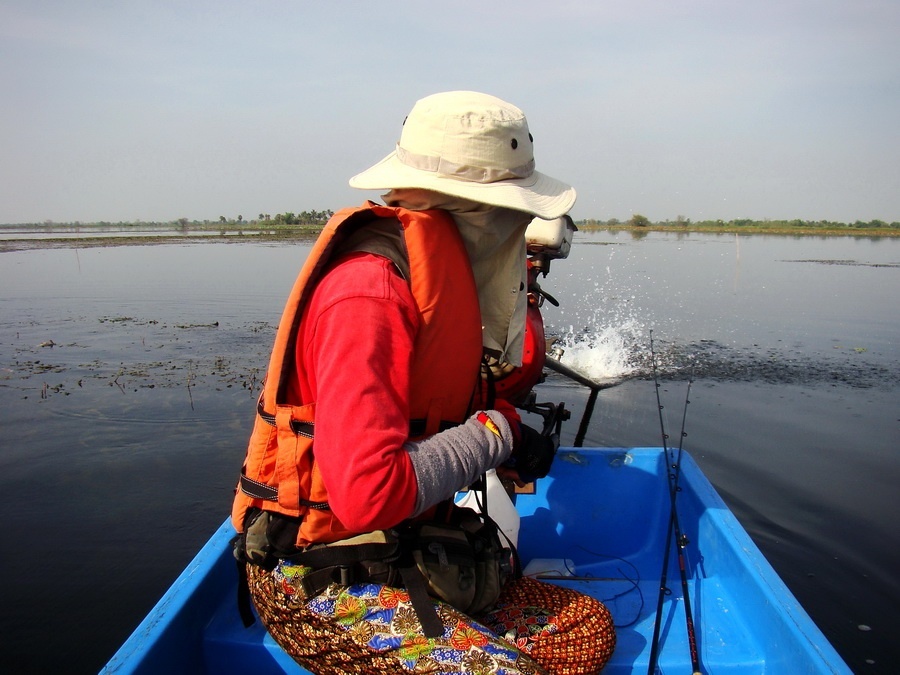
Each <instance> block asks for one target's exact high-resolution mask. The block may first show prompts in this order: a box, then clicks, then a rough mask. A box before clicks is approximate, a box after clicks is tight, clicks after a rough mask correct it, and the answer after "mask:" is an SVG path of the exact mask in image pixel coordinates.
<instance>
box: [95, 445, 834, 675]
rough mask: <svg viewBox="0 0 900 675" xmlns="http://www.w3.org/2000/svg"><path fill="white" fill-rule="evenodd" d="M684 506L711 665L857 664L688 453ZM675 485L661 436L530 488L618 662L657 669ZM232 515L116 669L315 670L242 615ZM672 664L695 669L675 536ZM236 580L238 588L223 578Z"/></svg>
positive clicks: (529, 539)
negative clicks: (601, 615) (847, 660)
mask: <svg viewBox="0 0 900 675" xmlns="http://www.w3.org/2000/svg"><path fill="white" fill-rule="evenodd" d="M680 486H681V487H682V491H681V492H680V493H679V496H678V513H679V520H680V524H681V529H682V531H683V533H684V534H685V535H686V536H687V538H688V540H689V542H690V543H689V544H688V546H687V547H686V549H685V558H686V571H687V576H688V579H689V581H688V593H689V597H690V600H691V604H692V609H693V613H694V624H695V626H696V633H697V645H698V652H699V656H700V662H701V665H702V669H701V670H702V672H704V673H734V674H738V675H743V674H748V675H749V674H761V673H769V674H771V673H791V674H792V675H793V674H803V673H850V670H849V669H848V668H847V666H846V665H845V664H844V663H843V661H842V660H841V659H840V657H839V656H838V655H837V653H836V652H835V651H834V649H833V647H832V646H831V645H830V644H829V643H828V641H827V640H826V639H825V637H824V636H823V635H822V633H821V632H820V631H819V629H818V628H817V627H816V626H815V624H813V622H812V621H811V620H810V618H809V617H808V616H807V614H806V613H805V611H804V610H803V609H802V608H801V607H800V605H799V604H798V603H797V601H796V600H795V599H794V597H793V595H791V593H790V592H789V591H788V589H787V588H786V587H785V586H784V583H783V582H782V581H781V579H780V578H779V577H778V576H777V575H776V574H775V572H774V571H773V570H772V568H771V566H770V565H769V563H768V562H767V561H766V560H765V558H764V557H763V556H762V554H761V553H760V552H759V550H758V549H757V548H756V546H755V545H754V544H753V542H752V541H751V540H750V538H749V536H748V535H747V534H746V532H745V531H744V530H743V528H742V527H741V526H740V525H739V524H738V522H737V520H736V519H735V517H734V515H733V514H732V513H731V511H730V510H728V508H727V507H726V506H725V504H724V503H723V502H722V500H721V499H720V498H719V496H718V494H717V493H716V492H715V490H714V489H713V488H712V486H711V485H710V484H709V482H708V481H707V480H706V478H705V477H704V476H703V475H702V473H701V472H700V470H699V468H698V467H697V466H696V464H695V463H694V462H693V460H692V459H691V458H690V457H689V455H687V453H685V455H684V458H683V465H682V477H681V480H680ZM669 503H670V497H669V493H668V491H667V488H666V461H665V456H664V455H663V453H662V452H661V450H660V449H658V448H646V449H629V450H621V449H618V450H616V449H602V450H594V449H591V450H574V449H571V450H566V451H561V453H560V456H559V458H558V460H557V461H556V463H555V464H554V469H553V475H552V477H550V478H548V479H544V480H542V481H540V483H539V490H538V493H537V494H534V495H518V496H517V501H516V506H517V509H518V510H519V512H520V514H521V515H522V521H521V529H520V535H519V550H520V555H521V558H522V561H523V564H526V563H527V562H528V561H530V560H533V559H537V558H541V559H549V558H552V559H566V560H569V561H571V568H572V571H573V572H574V574H575V575H576V576H571V577H560V578H555V579H551V580H550V581H552V582H553V583H559V584H561V585H565V586H568V587H571V588H575V589H577V590H579V591H582V592H585V593H588V594H589V595H591V596H593V597H596V598H598V599H600V600H602V601H603V602H604V603H605V604H606V605H607V606H608V607H609V608H610V611H611V612H612V614H613V617H614V620H615V623H616V626H617V646H616V650H615V653H614V654H613V657H612V660H611V661H610V663H609V664H608V665H607V667H606V669H605V670H604V673H612V674H616V675H617V674H620V673H646V672H647V667H648V662H649V655H650V651H651V645H650V641H651V637H652V635H653V628H654V622H655V620H656V607H657V599H658V596H659V586H660V584H659V579H660V571H661V566H662V558H663V544H664V540H665V533H666V530H667V526H668V518H669ZM230 537H231V529H230V526H229V525H228V523H227V522H226V523H224V524H223V526H222V528H220V530H219V531H218V532H217V533H216V534H215V535H214V536H213V538H212V539H211V540H210V541H209V542H208V543H207V545H206V546H205V547H204V549H203V550H202V551H201V552H200V553H199V554H198V555H197V557H196V558H195V560H194V561H193V562H192V563H191V565H190V566H189V567H188V568H187V569H186V570H185V571H184V573H183V574H182V575H181V577H179V579H178V580H177V581H176V582H175V584H174V585H173V587H172V589H170V591H169V592H168V593H167V594H166V596H165V597H164V598H163V599H162V600H161V601H160V603H159V604H158V605H157V607H156V609H155V610H154V611H153V612H152V613H151V614H150V615H149V616H148V617H147V619H145V621H144V622H143V623H142V624H141V626H139V627H138V629H137V630H136V631H135V634H134V635H132V637H131V638H130V639H129V640H128V642H126V643H125V645H123V646H122V648H121V649H120V650H119V652H118V653H117V654H116V655H115V656H114V657H113V659H112V660H111V661H110V663H109V664H108V665H107V668H106V669H105V671H104V672H108V673H126V672H135V673H160V672H166V671H170V672H175V671H178V672H197V673H203V672H207V673H231V672H235V673H242V674H243V673H246V672H253V673H263V674H265V673H285V672H293V673H303V672H307V671H304V670H303V669H301V668H300V667H299V666H297V665H296V664H295V663H294V662H293V660H291V659H290V658H289V657H287V656H286V655H285V654H284V653H283V652H282V651H281V649H280V648H279V647H278V646H277V645H276V644H275V643H274V641H273V640H272V639H271V638H270V637H269V636H268V635H267V633H266V632H265V631H264V630H263V628H262V627H261V625H260V624H259V622H257V623H256V624H255V625H254V626H252V627H251V628H249V629H248V628H244V626H243V624H242V623H241V621H240V619H239V616H238V612H237V608H236V600H235V592H234V585H235V574H236V572H235V564H234V561H233V559H232V558H231V554H230V550H229V547H228V540H229V539H230ZM667 587H668V589H669V590H670V593H669V594H667V595H666V599H665V603H664V608H663V617H662V624H661V626H662V630H661V640H660V644H661V647H660V651H659V669H660V672H672V673H674V672H685V673H689V672H691V660H690V653H689V649H688V639H687V631H686V623H685V614H684V601H683V595H682V592H681V582H680V577H679V572H678V567H677V562H676V555H675V549H674V547H673V550H672V554H671V556H670V565H669V569H668V583H667ZM223 589H225V590H223Z"/></svg>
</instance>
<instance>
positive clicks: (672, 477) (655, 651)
mask: <svg viewBox="0 0 900 675" xmlns="http://www.w3.org/2000/svg"><path fill="white" fill-rule="evenodd" d="M650 359H651V361H652V366H653V384H654V385H655V389H656V406H657V410H658V412H659V427H660V431H661V433H662V444H663V452H664V453H665V456H666V461H667V462H668V463H669V466H668V467H667V469H666V480H667V481H668V483H669V497H670V511H669V524H668V527H667V530H666V547H665V551H664V553H663V565H662V571H661V573H660V580H659V598H658V600H657V605H656V622H655V624H654V626H653V640H652V641H651V644H650V660H649V663H648V667H647V673H648V675H655V673H656V667H657V663H658V659H659V633H660V627H661V624H662V608H663V601H664V599H665V596H666V595H667V594H668V593H670V591H669V589H668V586H667V584H668V569H669V556H670V554H671V549H672V541H673V537H672V535H673V534H674V541H675V542H676V547H677V549H678V553H677V555H678V571H679V574H680V576H681V594H682V596H683V598H684V615H685V625H686V628H687V636H688V646H689V648H690V653H691V668H692V670H693V675H701V673H700V657H699V654H698V651H697V634H696V631H695V629H694V619H693V612H692V611H691V598H690V593H689V589H688V581H687V569H686V564H685V558H684V548H685V546H687V544H688V540H687V537H685V536H684V534H683V532H682V531H681V525H680V523H679V521H678V509H677V505H676V497H677V495H678V492H679V490H680V488H679V487H678V481H679V478H680V476H681V457H682V454H683V451H684V437H685V436H686V435H687V434H686V433H685V431H684V427H685V422H686V420H687V407H688V405H689V404H690V402H691V401H690V395H691V384H692V383H693V376H691V378H689V379H688V386H687V393H686V394H685V399H684V413H683V415H682V418H681V438H680V439H679V441H678V453H677V455H676V457H675V459H674V461H673V460H672V459H671V457H670V455H669V452H670V450H669V447H668V443H667V441H668V439H669V435H668V434H667V433H666V426H665V423H664V422H663V414H662V411H663V405H662V401H661V400H660V396H659V387H660V384H659V377H658V374H657V367H656V352H655V350H654V347H653V331H652V330H651V331H650Z"/></svg>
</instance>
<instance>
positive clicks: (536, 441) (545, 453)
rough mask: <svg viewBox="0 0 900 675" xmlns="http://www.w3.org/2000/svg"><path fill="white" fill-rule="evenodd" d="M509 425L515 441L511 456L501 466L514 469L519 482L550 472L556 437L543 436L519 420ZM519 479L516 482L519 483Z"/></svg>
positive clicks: (531, 479) (557, 443)
mask: <svg viewBox="0 0 900 675" xmlns="http://www.w3.org/2000/svg"><path fill="white" fill-rule="evenodd" d="M510 426H512V427H513V431H514V435H515V441H514V442H513V451H512V456H511V457H510V458H509V459H508V460H507V461H506V462H504V464H503V467H505V468H507V469H511V470H514V471H515V472H516V473H517V474H518V478H519V481H521V484H524V483H530V482H532V481H535V480H537V479H538V478H543V477H544V476H546V475H547V474H548V473H550V466H551V465H552V464H553V459H554V457H556V450H557V448H558V447H559V441H558V440H557V439H556V437H555V436H544V435H543V434H541V433H540V432H539V431H537V430H536V429H532V428H531V427H529V426H527V425H525V424H522V423H521V422H520V423H518V424H517V425H510ZM498 472H499V468H498ZM519 481H516V483H517V484H520V483H519ZM521 484H520V485H521Z"/></svg>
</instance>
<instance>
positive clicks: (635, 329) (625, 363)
mask: <svg viewBox="0 0 900 675" xmlns="http://www.w3.org/2000/svg"><path fill="white" fill-rule="evenodd" d="M644 342H645V331H644V326H643V324H642V323H641V322H639V321H638V320H637V319H634V318H628V319H625V320H624V321H621V322H617V323H615V324H611V325H607V326H602V327H600V326H588V327H586V328H584V329H582V330H580V331H577V332H576V330H575V329H574V327H572V326H569V329H568V331H567V332H566V333H565V334H564V335H562V336H561V337H560V339H559V342H558V344H557V346H558V347H561V348H562V349H563V357H562V359H561V361H562V362H563V363H565V364H566V365H568V366H569V367H571V368H574V369H575V370H577V371H579V372H581V373H584V374H585V375H586V376H588V377H590V378H591V379H594V380H605V379H609V378H613V379H617V378H624V377H628V376H630V375H634V374H635V373H636V371H637V370H638V369H639V367H640V361H641V359H640V358H639V354H640V351H641V349H642V347H641V345H642V344H643V343H644Z"/></svg>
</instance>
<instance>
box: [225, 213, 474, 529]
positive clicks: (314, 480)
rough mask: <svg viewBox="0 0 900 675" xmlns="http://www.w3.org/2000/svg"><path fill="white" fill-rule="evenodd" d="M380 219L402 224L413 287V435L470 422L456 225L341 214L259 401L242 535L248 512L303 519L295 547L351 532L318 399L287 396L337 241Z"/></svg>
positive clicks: (311, 260)
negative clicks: (322, 438)
mask: <svg viewBox="0 0 900 675" xmlns="http://www.w3.org/2000/svg"><path fill="white" fill-rule="evenodd" d="M377 218H390V219H395V220H398V221H399V222H400V225H401V227H402V230H403V238H404V241H405V245H406V251H407V255H408V258H409V279H408V281H409V284H410V289H411V292H412V296H413V299H414V301H415V304H416V307H417V309H418V314H419V319H420V328H419V332H418V333H417V335H416V339H415V346H414V353H413V365H412V371H411V381H410V394H409V401H410V416H411V420H410V421H411V424H410V427H411V432H410V438H413V439H414V438H421V437H425V436H430V435H432V434H434V433H437V432H438V431H439V430H440V429H441V427H442V426H444V425H446V424H456V423H460V422H462V421H464V420H465V418H466V417H467V415H468V414H469V412H470V410H469V407H470V405H471V402H472V400H473V394H474V392H475V390H476V387H477V386H478V382H479V380H480V363H481V353H482V346H481V313H480V311H479V308H478V295H477V292H476V288H475V280H474V278H473V276H472V271H471V264H470V262H469V257H468V254H467V252H466V248H465V245H464V244H463V241H462V238H461V237H460V235H459V231H458V230H457V228H456V225H455V223H454V222H453V219H452V218H451V217H450V216H449V215H448V214H447V213H446V212H443V211H437V210H435V211H409V210H406V209H401V208H394V207H387V206H380V205H377V204H375V203H373V202H368V203H367V204H365V205H364V206H362V207H360V208H356V209H344V210H342V211H339V212H338V213H336V214H335V215H334V216H333V217H332V218H331V220H329V222H328V224H327V225H326V226H325V228H324V229H323V231H322V233H321V235H320V236H319V238H318V240H317V241H316V243H315V245H314V246H313V249H312V251H311V252H310V254H309V257H308V258H307V260H306V262H305V263H304V265H303V267H302V269H301V271H300V274H299V276H298V278H297V281H296V282H295V284H294V288H293V290H292V291H291V294H290V297H289V299H288V301H287V304H286V306H285V309H284V313H283V314H282V318H281V323H280V324H279V326H278V331H277V334H276V337H275V346H274V347H273V349H272V355H271V357H270V360H269V367H268V373H267V376H266V382H265V385H264V388H263V392H262V394H261V395H260V399H259V404H258V415H257V418H256V422H255V424H254V428H253V433H252V434H251V437H250V443H249V447H248V449H247V456H246V459H245V460H244V465H243V469H242V472H241V478H240V481H239V482H238V487H237V491H236V495H235V500H234V505H233V508H232V516H231V517H232V524H233V525H234V527H235V529H236V530H237V531H238V532H241V531H242V530H243V524H244V516H245V514H246V512H247V510H248V509H249V508H251V507H257V508H260V509H263V510H266V511H270V512H276V513H281V514H284V515H286V516H290V517H295V518H302V522H301V524H300V529H299V532H298V535H297V541H296V543H297V545H298V546H306V545H308V544H311V543H327V542H331V541H337V540H340V539H344V538H346V537H349V536H353V535H355V534H359V533H358V532H351V531H349V530H347V529H346V528H345V527H344V526H343V525H342V524H341V523H340V521H339V520H338V519H337V518H336V517H335V516H334V514H333V513H332V512H331V510H330V509H329V508H328V492H327V489H326V487H325V484H324V482H323V480H322V477H321V475H320V473H319V471H318V469H317V466H316V463H315V457H314V445H315V444H314V442H313V436H314V434H313V429H314V425H315V401H302V402H299V403H298V402H289V401H286V400H285V392H286V391H287V390H288V388H289V387H288V385H289V383H290V381H291V380H290V378H292V377H296V375H295V373H296V364H295V362H294V359H295V354H296V348H295V347H296V344H295V343H296V340H297V333H298V327H299V323H300V319H301V317H302V315H303V308H304V307H305V305H306V304H307V302H308V301H309V298H310V297H311V295H312V291H313V289H314V288H315V286H316V282H317V281H318V279H319V277H320V276H321V274H322V273H323V271H324V270H325V268H326V266H327V265H328V263H329V262H330V261H331V260H333V258H334V254H335V252H336V251H338V250H339V249H340V244H341V242H343V241H345V240H346V238H347V237H348V236H349V235H350V234H352V233H353V232H355V231H357V230H358V229H359V228H362V227H365V226H366V224H369V223H372V222H373V221H374V220H375V219H377Z"/></svg>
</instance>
